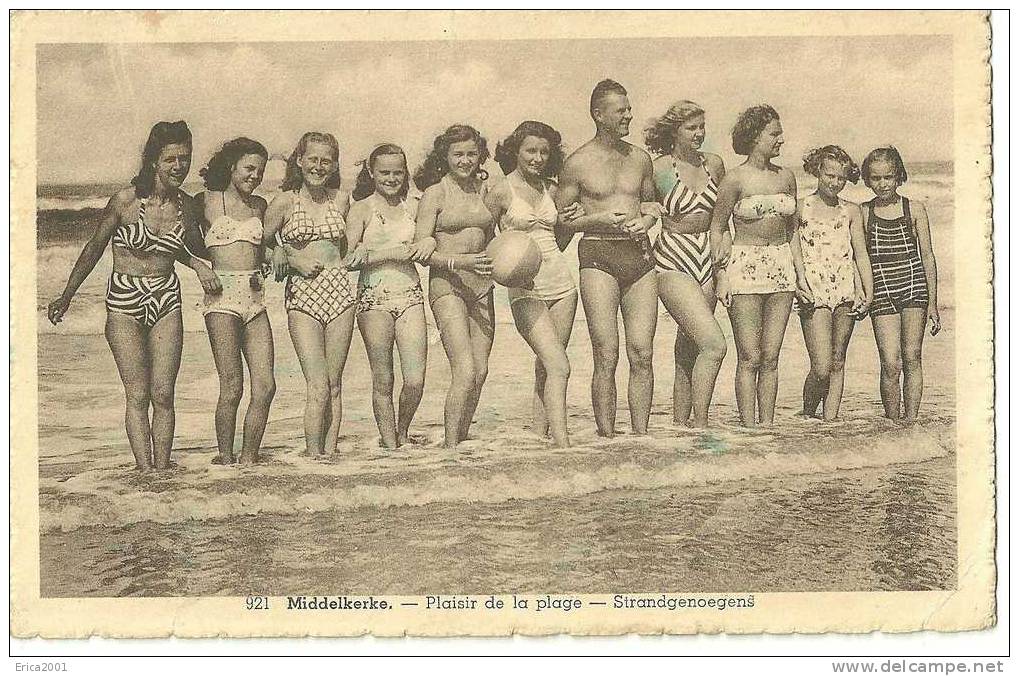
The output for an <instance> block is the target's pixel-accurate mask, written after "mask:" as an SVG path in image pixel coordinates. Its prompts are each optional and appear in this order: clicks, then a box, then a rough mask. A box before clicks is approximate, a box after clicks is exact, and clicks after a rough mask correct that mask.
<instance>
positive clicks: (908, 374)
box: [902, 307, 927, 420]
mask: <svg viewBox="0 0 1019 676" xmlns="http://www.w3.org/2000/svg"><path fill="white" fill-rule="evenodd" d="M926 326H927V310H925V309H924V308H915V307H907V308H904V309H903V310H902V398H903V399H904V400H905V404H906V405H905V409H906V411H905V418H906V420H916V416H917V414H918V413H919V412H920V400H921V399H922V398H923V361H922V359H921V356H922V354H923V337H924V329H925V328H926Z"/></svg>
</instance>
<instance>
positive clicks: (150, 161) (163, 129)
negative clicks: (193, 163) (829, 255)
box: [131, 120, 191, 198]
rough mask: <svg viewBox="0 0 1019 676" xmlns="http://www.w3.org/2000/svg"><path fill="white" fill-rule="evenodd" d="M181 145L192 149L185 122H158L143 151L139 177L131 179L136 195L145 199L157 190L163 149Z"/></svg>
mask: <svg viewBox="0 0 1019 676" xmlns="http://www.w3.org/2000/svg"><path fill="white" fill-rule="evenodd" d="M174 143H180V144H182V145H186V146H187V147H188V148H191V130H190V129H188V123H187V122H185V121H184V120H178V121H176V122H156V123H155V124H154V125H153V126H152V129H151V130H150V131H149V138H148V140H146V141H145V148H144V150H142V164H141V168H139V169H138V173H137V175H135V177H134V178H132V179H131V185H133V186H134V194H135V196H137V197H140V198H144V197H148V196H149V195H151V194H152V191H153V190H155V188H156V162H158V161H159V153H161V152H163V148H165V147H166V146H169V145H173V144H174Z"/></svg>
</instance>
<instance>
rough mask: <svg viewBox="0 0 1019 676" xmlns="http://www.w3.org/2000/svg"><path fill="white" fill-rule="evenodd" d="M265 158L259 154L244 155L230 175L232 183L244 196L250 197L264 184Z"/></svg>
mask: <svg viewBox="0 0 1019 676" xmlns="http://www.w3.org/2000/svg"><path fill="white" fill-rule="evenodd" d="M264 173H265V158H264V157H262V156H261V155H259V154H257V153H249V154H247V155H242V156H241V158H240V159H239V160H237V163H236V164H234V169H233V171H232V172H231V173H230V183H232V184H233V187H234V189H235V190H237V192H239V193H241V194H242V195H250V194H251V193H253V192H255V188H257V187H258V186H259V185H261V184H262V175H263V174H264Z"/></svg>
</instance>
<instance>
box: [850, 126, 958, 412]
mask: <svg viewBox="0 0 1019 676" xmlns="http://www.w3.org/2000/svg"><path fill="white" fill-rule="evenodd" d="M862 173H863V180H864V182H865V183H866V184H867V187H869V188H870V189H871V190H873V191H874V194H875V195H876V197H875V198H874V199H872V200H871V201H869V202H866V203H865V204H864V205H863V208H864V218H865V228H866V232H867V253H868V254H869V255H870V262H871V268H872V269H873V272H874V302H873V303H872V304H871V307H870V317H871V321H872V322H873V325H874V338H875V340H876V341H877V349H878V354H879V356H880V358H881V403H882V404H883V405H884V409H885V417H887V418H891V419H893V420H897V419H899V418H900V417H902V418H904V419H905V420H906V421H910V422H911V421H914V420H916V416H917V412H918V411H919V410H920V399H921V397H922V396H923V366H922V364H921V353H922V350H923V336H924V329H925V327H926V326H927V323H928V322H930V325H931V329H930V331H931V335H932V336H936V335H937V334H938V332H939V331H941V315H940V314H939V312H938V264H937V261H936V260H935V259H934V248H933V246H932V245H931V230H930V221H929V220H928V218H927V209H925V208H924V205H923V203H921V202H917V201H910V200H908V199H906V198H905V197H902V196H900V195H899V193H898V189H899V186H901V185H902V184H903V183H905V182H906V178H907V176H906V166H905V164H904V163H903V162H902V157H901V156H900V155H899V151H898V150H896V149H895V148H893V147H890V146H889V147H886V148H877V149H875V150H872V151H871V152H870V154H868V155H867V158H866V159H865V160H864V161H863V172H862ZM900 374H901V375H902V384H901V390H900V384H899V376H900ZM903 400H904V401H905V411H903V410H902V403H903Z"/></svg>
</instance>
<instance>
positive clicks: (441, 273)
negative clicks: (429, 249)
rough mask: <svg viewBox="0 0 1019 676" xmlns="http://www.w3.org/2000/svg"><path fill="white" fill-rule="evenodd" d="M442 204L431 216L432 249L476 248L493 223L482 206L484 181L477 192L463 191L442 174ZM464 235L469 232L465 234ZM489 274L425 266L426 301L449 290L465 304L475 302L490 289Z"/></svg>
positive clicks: (450, 251)
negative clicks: (433, 236) (433, 220)
mask: <svg viewBox="0 0 1019 676" xmlns="http://www.w3.org/2000/svg"><path fill="white" fill-rule="evenodd" d="M438 185H439V186H440V187H441V188H442V195H443V196H442V208H441V210H440V211H439V215H438V217H437V218H436V219H435V233H436V235H439V234H440V233H444V234H445V235H446V236H444V237H441V238H440V237H438V236H436V238H435V239H436V242H437V243H438V245H437V247H436V253H438V254H440V255H447V254H463V253H477V252H480V251H481V250H482V249H483V248H484V246H485V244H486V243H487V242H488V237H489V235H490V233H491V232H492V229H493V227H494V222H493V220H492V212H490V211H489V210H488V207H487V206H485V200H484V198H485V194H486V192H487V184H485V183H481V187H480V189H479V190H478V191H477V192H465V191H464V190H463V188H461V187H460V186H459V185H457V184H456V182H455V181H454V180H453V179H452V178H450V176H449V174H446V175H445V176H443V177H442V180H440V181H439V183H438ZM465 235H472V236H468V237H465ZM492 287H493V282H492V278H491V277H488V276H486V275H480V274H478V273H476V272H474V271H473V270H458V269H457V270H450V269H448V268H447V267H445V266H442V265H433V266H431V267H429V268H428V302H429V303H435V301H437V300H438V299H439V298H442V297H443V296H448V295H449V294H455V295H457V296H458V297H459V298H460V299H461V300H463V302H464V303H465V304H466V305H467V306H468V307H472V306H473V305H475V304H477V303H478V302H479V301H481V300H482V299H483V298H485V297H486V296H487V295H488V293H489V292H490V291H491V290H492Z"/></svg>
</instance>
